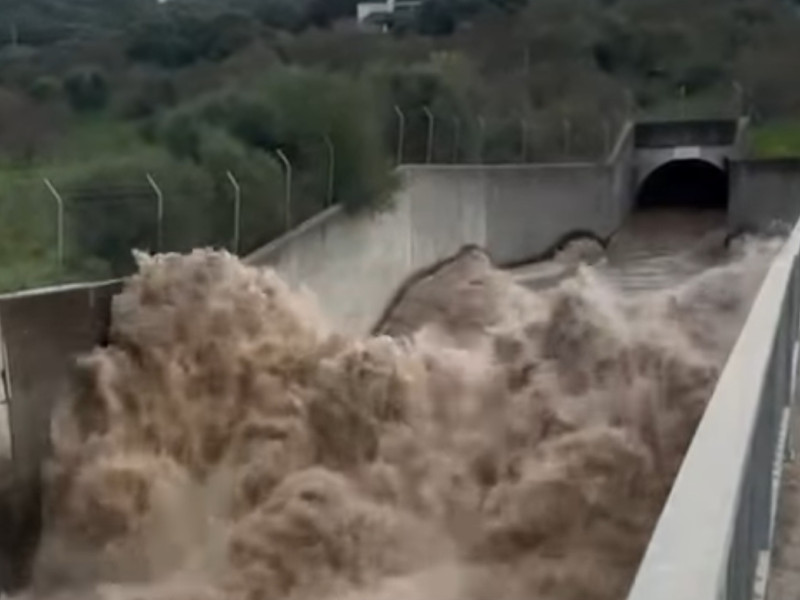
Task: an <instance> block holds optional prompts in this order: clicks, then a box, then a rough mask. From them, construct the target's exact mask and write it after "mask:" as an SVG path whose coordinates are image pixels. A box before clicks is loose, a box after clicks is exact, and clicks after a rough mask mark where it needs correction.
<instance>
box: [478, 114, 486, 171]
mask: <svg viewBox="0 0 800 600" xmlns="http://www.w3.org/2000/svg"><path fill="white" fill-rule="evenodd" d="M478 130H479V131H480V133H479V142H478V162H479V163H480V164H483V149H484V143H485V138H486V120H485V119H484V118H483V117H478Z"/></svg>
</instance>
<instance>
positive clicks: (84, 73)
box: [64, 67, 109, 111]
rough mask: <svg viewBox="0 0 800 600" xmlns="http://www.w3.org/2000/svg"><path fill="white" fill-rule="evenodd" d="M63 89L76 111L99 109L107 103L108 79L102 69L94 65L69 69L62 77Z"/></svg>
mask: <svg viewBox="0 0 800 600" xmlns="http://www.w3.org/2000/svg"><path fill="white" fill-rule="evenodd" d="M64 91H65V92H66V94H67V98H68V100H69V103H70V105H71V106H72V108H73V109H74V110H76V111H92V110H99V109H102V108H105V106H106V104H107V103H108V98H109V88H108V81H107V79H106V76H105V74H104V73H103V71H101V70H100V69H98V68H96V67H80V68H77V69H73V70H72V71H70V72H69V73H68V74H67V76H66V77H65V78H64Z"/></svg>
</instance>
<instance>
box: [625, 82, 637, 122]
mask: <svg viewBox="0 0 800 600" xmlns="http://www.w3.org/2000/svg"><path fill="white" fill-rule="evenodd" d="M625 105H626V106H625V109H626V112H627V113H628V119H635V118H636V109H637V106H636V95H635V94H634V93H633V90H631V89H630V88H625Z"/></svg>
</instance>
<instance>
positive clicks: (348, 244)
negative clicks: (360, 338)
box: [246, 164, 627, 333]
mask: <svg viewBox="0 0 800 600" xmlns="http://www.w3.org/2000/svg"><path fill="white" fill-rule="evenodd" d="M402 175H403V187H402V189H401V191H400V192H399V193H398V194H397V196H396V198H395V200H394V204H393V207H392V209H391V210H387V211H385V212H382V213H380V214H372V215H360V216H356V217H351V216H348V215H345V214H343V213H341V212H340V211H339V210H338V209H332V210H330V211H328V212H327V213H324V214H322V215H320V216H319V217H317V218H315V219H312V220H311V221H309V222H308V223H306V224H305V225H304V226H302V227H300V228H299V229H298V230H296V231H294V232H292V233H290V234H289V235H287V236H284V237H283V238H280V239H278V240H276V241H275V242H273V243H272V244H270V245H268V246H266V247H265V248H263V249H261V250H259V251H258V252H256V253H254V254H252V255H250V256H249V257H247V259H246V260H247V261H248V262H249V263H251V264H270V265H273V266H274V267H275V268H276V269H277V270H278V271H279V272H280V273H281V274H282V275H283V277H285V278H286V279H287V280H288V281H289V282H290V283H292V284H294V285H297V286H305V287H306V288H308V289H309V290H310V291H312V292H313V293H314V294H315V295H316V296H317V299H318V301H319V303H320V305H321V306H322V308H323V310H324V312H325V313H326V314H327V315H328V317H329V318H330V319H331V321H332V322H333V324H334V325H335V326H337V327H338V328H340V329H343V330H347V331H355V332H359V333H366V332H368V331H369V330H370V329H371V328H372V326H373V325H374V324H375V322H376V320H377V319H378V318H379V317H380V315H381V313H382V310H383V308H384V307H385V305H386V303H387V302H388V301H389V300H390V299H391V298H392V296H393V295H394V292H395V291H396V290H397V289H398V287H399V286H400V285H401V284H402V282H403V281H404V280H405V279H406V278H407V277H409V276H410V275H412V274H413V273H414V272H416V271H417V270H419V269H422V268H424V267H426V266H428V265H430V264H432V263H435V262H437V261H440V260H442V259H444V258H446V257H448V256H451V255H452V254H454V253H455V252H457V251H458V250H459V249H461V248H462V247H464V246H465V245H471V244H474V245H479V246H482V247H484V248H486V249H487V251H488V252H489V254H490V255H491V256H492V258H493V259H494V260H495V262H497V263H498V264H501V265H509V264H515V263H521V262H525V261H528V260H531V259H534V258H536V257H538V256H541V255H542V254H544V253H546V252H547V251H548V250H550V249H552V248H553V246H554V245H555V244H557V243H558V242H559V241H560V240H562V239H563V238H564V237H565V236H566V235H568V234H570V233H573V232H588V233H592V234H594V235H596V236H598V237H606V236H608V235H610V234H611V233H612V232H613V231H614V229H615V228H616V227H618V226H619V224H620V222H621V219H622V218H623V216H624V214H626V212H627V211H626V210H625V209H624V208H623V207H622V206H620V203H621V202H622V198H623V197H625V196H624V195H623V194H622V193H621V191H619V190H621V186H623V185H624V183H623V182H624V181H627V176H626V172H625V171H624V170H617V169H615V166H614V165H610V164H609V165H602V164H563V165H510V166H491V167H489V166H487V167H474V166H472V167H462V166H436V167H408V168H405V169H403V171H402ZM615 184H616V187H615ZM615 191H619V193H618V194H616V195H615ZM626 201H627V199H626Z"/></svg>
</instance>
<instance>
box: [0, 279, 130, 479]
mask: <svg viewBox="0 0 800 600" xmlns="http://www.w3.org/2000/svg"><path fill="white" fill-rule="evenodd" d="M118 290H119V283H118V282H116V283H114V282H112V283H108V284H92V285H88V286H75V287H67V288H63V289H54V290H52V291H48V292H44V293H42V292H36V293H20V294H12V295H7V296H2V297H0V323H2V332H3V341H4V342H5V346H6V349H7V365H6V367H7V369H8V382H9V384H10V385H9V387H10V390H9V391H10V398H9V413H10V415H9V416H10V419H11V424H12V432H11V444H12V454H13V457H14V464H15V466H16V467H17V469H18V472H17V475H18V476H20V477H22V478H27V477H33V476H35V475H36V474H37V473H38V468H39V464H40V461H41V459H42V457H43V456H44V453H45V452H46V450H47V443H48V434H49V430H50V429H49V419H50V411H51V407H52V406H53V404H54V403H55V402H56V401H57V400H59V399H60V398H63V397H65V396H66V395H67V394H68V393H69V390H70V386H71V382H72V377H71V372H72V370H73V367H74V364H75V357H76V356H77V355H79V354H82V353H85V352H88V351H89V350H91V349H92V348H93V347H94V346H96V345H97V344H98V343H100V342H101V341H102V340H103V338H104V337H105V336H106V335H107V332H108V322H109V307H110V299H111V296H112V295H113V294H114V293H116V292H117V291H118Z"/></svg>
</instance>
